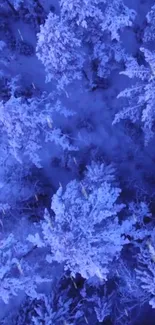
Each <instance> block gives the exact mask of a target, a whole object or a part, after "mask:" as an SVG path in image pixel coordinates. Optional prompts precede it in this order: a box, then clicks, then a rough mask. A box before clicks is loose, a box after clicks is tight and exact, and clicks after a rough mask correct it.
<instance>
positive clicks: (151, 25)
mask: <svg viewBox="0 0 155 325" xmlns="http://www.w3.org/2000/svg"><path fill="white" fill-rule="evenodd" d="M146 19H147V26H146V28H145V31H144V38H143V41H144V42H151V41H154V40H155V5H153V6H152V8H151V10H150V11H149V12H148V14H147V16H146Z"/></svg>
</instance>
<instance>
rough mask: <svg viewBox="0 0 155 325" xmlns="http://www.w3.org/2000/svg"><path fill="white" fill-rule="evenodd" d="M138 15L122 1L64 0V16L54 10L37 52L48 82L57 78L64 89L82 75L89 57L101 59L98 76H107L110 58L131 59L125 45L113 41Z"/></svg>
mask: <svg viewBox="0 0 155 325" xmlns="http://www.w3.org/2000/svg"><path fill="white" fill-rule="evenodd" d="M134 18H135V12H134V10H131V9H129V8H127V7H126V6H125V5H124V4H123V2H122V0H119V1H118V0H117V1H116V0H113V1H112V2H110V3H108V2H107V1H105V0H95V1H92V0H89V1H79V0H76V1H63V0H61V1H60V17H58V16H56V15H53V14H52V13H50V14H49V15H48V18H47V19H46V22H45V24H44V25H42V26H41V29H40V33H39V34H38V43H37V48H36V51H37V56H38V58H39V59H40V60H41V61H42V63H43V64H44V66H45V71H46V81H47V82H48V81H51V80H54V79H56V80H57V83H58V87H59V88H61V89H63V88H64V87H65V86H66V85H68V84H69V83H70V82H72V81H73V80H74V79H79V78H81V70H82V68H83V66H84V62H88V61H89V60H97V61H99V63H98V64H99V68H98V70H99V71H98V75H99V76H100V77H104V76H105V75H106V74H108V73H109V71H108V67H107V63H108V62H109V61H114V62H115V61H116V62H117V63H120V62H122V61H124V60H125V61H126V60H127V58H128V56H127V55H126V54H125V52H124V51H123V49H122V48H121V46H119V45H118V44H117V43H116V44H115V42H114V43H112V41H113V40H114V41H117V42H118V41H120V31H121V30H123V29H124V28H125V27H127V26H131V25H132V22H133V20H134ZM105 40H106V42H105ZM90 46H91V52H92V54H91V53H90V55H89V56H88V53H89V52H90ZM87 48H88V50H86V49H87ZM93 48H94V49H93ZM84 50H85V54H84ZM88 51H89V52H88ZM109 68H110V67H109Z"/></svg>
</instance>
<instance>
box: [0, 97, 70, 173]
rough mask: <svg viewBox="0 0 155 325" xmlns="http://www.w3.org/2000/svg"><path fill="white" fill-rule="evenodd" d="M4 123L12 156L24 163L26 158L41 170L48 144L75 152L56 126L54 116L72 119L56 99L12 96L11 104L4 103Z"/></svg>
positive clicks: (0, 116) (1, 118) (0, 105)
mask: <svg viewBox="0 0 155 325" xmlns="http://www.w3.org/2000/svg"><path fill="white" fill-rule="evenodd" d="M0 112H1V114H0V123H1V134H2V136H3V139H4V140H3V141H4V143H5V144H6V147H7V149H8V151H9V153H10V154H11V155H12V156H13V157H15V158H16V159H17V161H18V162H19V163H22V162H23V159H24V157H28V159H29V161H30V162H31V163H33V164H35V165H36V166H37V167H40V166H41V160H40V157H39V151H40V150H41V149H42V146H43V144H44V143H46V142H54V143H55V144H56V145H60V146H61V147H62V148H63V149H68V150H74V149H75V147H74V146H72V145H70V143H69V139H68V138H67V136H65V135H64V134H63V133H62V131H61V130H60V128H55V127H54V126H53V112H55V113H56V112H58V113H60V114H64V115H65V116H69V115H72V113H70V112H69V111H68V110H67V109H65V108H64V107H63V106H62V104H61V103H60V101H59V100H57V101H56V102H53V95H52V94H50V95H48V96H46V95H45V94H43V95H42V97H41V98H35V97H34V98H31V99H28V100H26V99H24V98H22V97H17V98H16V97H14V95H12V96H11V97H10V99H9V100H8V101H7V102H4V101H1V103H0Z"/></svg>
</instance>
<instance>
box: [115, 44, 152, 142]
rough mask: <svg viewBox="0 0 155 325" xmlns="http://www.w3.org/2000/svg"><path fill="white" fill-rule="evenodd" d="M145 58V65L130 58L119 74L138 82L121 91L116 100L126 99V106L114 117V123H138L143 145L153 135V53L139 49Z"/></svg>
mask: <svg viewBox="0 0 155 325" xmlns="http://www.w3.org/2000/svg"><path fill="white" fill-rule="evenodd" d="M141 51H142V52H143V53H144V56H145V65H139V64H138V62H137V60H136V59H134V58H131V59H130V61H128V63H127V68H126V70H125V71H123V72H121V74H124V75H126V76H128V77H129V78H131V79H134V80H137V79H139V81H136V82H133V86H131V87H130V88H127V89H125V90H123V91H122V92H121V93H120V94H119V95H118V98H121V97H124V98H126V99H127V101H126V106H125V107H124V108H123V110H121V111H120V112H118V113H117V114H116V116H115V119H114V122H113V123H117V122H119V121H120V120H122V119H130V120H131V121H132V122H134V123H135V122H139V123H140V125H141V126H142V129H143V131H144V136H145V143H146V144H147V143H148V142H149V140H150V139H151V138H152V137H153V135H154V121H155V109H154V105H155V93H154V87H155V52H154V51H152V52H151V51H149V50H147V49H145V48H141Z"/></svg>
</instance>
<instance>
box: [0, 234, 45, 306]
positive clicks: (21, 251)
mask: <svg viewBox="0 0 155 325" xmlns="http://www.w3.org/2000/svg"><path fill="white" fill-rule="evenodd" d="M27 254H28V250H27V247H26V245H22V243H20V242H18V241H17V240H16V239H15V237H14V236H13V234H10V235H9V236H8V237H7V238H6V239H3V240H1V242H0V298H1V299H2V300H3V301H4V302H5V304H8V303H9V299H10V298H12V297H13V296H17V294H18V293H19V292H20V291H23V292H25V293H26V295H28V296H30V297H32V298H36V297H37V295H38V294H37V285H38V284H41V283H43V282H46V281H49V280H48V279H45V278H44V279H42V278H41V277H40V275H38V274H37V273H35V265H34V268H33V269H32V267H31V266H30V265H29V264H28V263H27V261H26V258H24V257H26V255H27Z"/></svg>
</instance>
